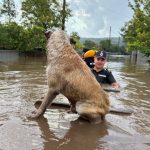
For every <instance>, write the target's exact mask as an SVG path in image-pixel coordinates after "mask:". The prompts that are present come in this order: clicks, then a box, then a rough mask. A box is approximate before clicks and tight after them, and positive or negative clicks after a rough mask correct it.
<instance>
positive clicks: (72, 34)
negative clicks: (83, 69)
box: [71, 32, 84, 53]
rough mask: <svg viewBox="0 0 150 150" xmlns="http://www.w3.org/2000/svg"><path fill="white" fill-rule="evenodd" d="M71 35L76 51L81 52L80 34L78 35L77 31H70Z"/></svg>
mask: <svg viewBox="0 0 150 150" xmlns="http://www.w3.org/2000/svg"><path fill="white" fill-rule="evenodd" d="M71 37H72V38H73V40H75V41H76V44H75V49H76V51H77V52H78V53H82V49H83V47H84V45H83V44H82V43H81V42H80V36H79V35H78V32H72V33H71Z"/></svg>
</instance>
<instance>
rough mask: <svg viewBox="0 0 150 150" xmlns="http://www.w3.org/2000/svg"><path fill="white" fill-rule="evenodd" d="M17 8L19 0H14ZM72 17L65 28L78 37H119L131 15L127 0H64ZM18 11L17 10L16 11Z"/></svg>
mask: <svg viewBox="0 0 150 150" xmlns="http://www.w3.org/2000/svg"><path fill="white" fill-rule="evenodd" d="M1 1H2V0H0V2H1ZM14 1H15V3H16V4H17V5H16V6H17V8H19V7H20V1H21V0H14ZM66 2H67V3H68V4H69V8H70V9H71V10H72V15H73V16H72V17H71V18H69V20H67V22H66V30H67V32H68V33H69V34H70V33H71V32H78V34H79V36H80V37H89V38H102V37H109V34H110V28H111V37H119V36H120V29H121V27H123V26H124V24H125V22H128V21H129V20H130V19H131V18H132V15H133V12H132V10H131V8H129V7H128V0H66ZM18 13H19V12H18Z"/></svg>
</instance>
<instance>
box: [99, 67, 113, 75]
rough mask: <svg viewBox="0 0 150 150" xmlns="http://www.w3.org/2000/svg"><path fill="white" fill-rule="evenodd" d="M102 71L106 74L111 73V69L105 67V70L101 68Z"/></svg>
mask: <svg viewBox="0 0 150 150" xmlns="http://www.w3.org/2000/svg"><path fill="white" fill-rule="evenodd" d="M101 72H102V73H106V74H111V71H110V70H108V69H107V68H104V69H103V70H101Z"/></svg>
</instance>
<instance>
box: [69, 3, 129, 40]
mask: <svg viewBox="0 0 150 150" xmlns="http://www.w3.org/2000/svg"><path fill="white" fill-rule="evenodd" d="M69 4H70V8H71V10H72V11H73V17H72V18H70V19H69V20H68V22H67V23H66V29H67V30H68V32H75V31H76V32H78V33H79V35H80V36H81V37H104V36H105V37H106V36H107V37H108V36H109V29H110V26H111V28H112V33H111V35H112V36H115V37H117V36H120V35H119V32H120V29H121V27H122V26H123V25H124V22H126V21H129V20H130V19H131V16H132V13H131V9H130V8H128V1H127V0H84V1H83V0H70V3H69ZM72 20H73V23H71V22H72Z"/></svg>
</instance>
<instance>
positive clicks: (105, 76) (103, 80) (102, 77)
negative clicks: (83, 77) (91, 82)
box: [91, 69, 116, 84]
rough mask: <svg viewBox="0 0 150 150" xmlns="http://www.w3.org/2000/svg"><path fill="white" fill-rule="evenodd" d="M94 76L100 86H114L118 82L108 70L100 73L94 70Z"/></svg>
mask: <svg viewBox="0 0 150 150" xmlns="http://www.w3.org/2000/svg"><path fill="white" fill-rule="evenodd" d="M91 70H92V72H93V74H94V75H95V78H96V79H97V81H98V82H99V83H100V84H112V83H114V82H116V80H115V78H114V76H113V75H112V73H111V72H110V71H108V70H107V69H102V70H101V71H99V72H96V71H95V70H94V69H91Z"/></svg>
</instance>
